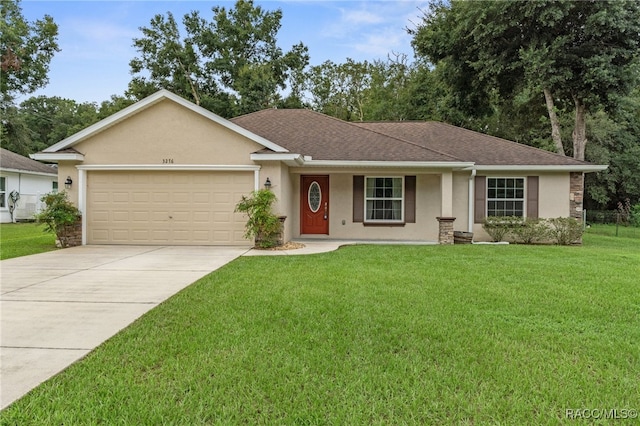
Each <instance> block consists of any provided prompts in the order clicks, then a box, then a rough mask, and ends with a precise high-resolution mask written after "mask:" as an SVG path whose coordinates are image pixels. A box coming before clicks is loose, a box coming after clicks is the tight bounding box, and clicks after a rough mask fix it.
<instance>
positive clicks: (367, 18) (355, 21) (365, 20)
mask: <svg viewBox="0 0 640 426" xmlns="http://www.w3.org/2000/svg"><path fill="white" fill-rule="evenodd" d="M341 12H342V20H341V21H342V22H343V23H344V24H349V25H371V24H378V23H380V22H384V18H383V17H382V16H380V15H377V14H375V13H373V12H370V11H368V10H362V9H360V10H347V9H342V10H341Z"/></svg>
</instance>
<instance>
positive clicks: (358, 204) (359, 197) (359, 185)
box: [353, 176, 364, 222]
mask: <svg viewBox="0 0 640 426" xmlns="http://www.w3.org/2000/svg"><path fill="white" fill-rule="evenodd" d="M353 221H354V222H364V176H354V177H353Z"/></svg>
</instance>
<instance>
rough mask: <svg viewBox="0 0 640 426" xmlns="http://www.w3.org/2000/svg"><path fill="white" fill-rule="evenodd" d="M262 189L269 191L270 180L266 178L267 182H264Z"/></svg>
mask: <svg viewBox="0 0 640 426" xmlns="http://www.w3.org/2000/svg"><path fill="white" fill-rule="evenodd" d="M264 188H265V189H271V179H269V178H267V180H266V181H264Z"/></svg>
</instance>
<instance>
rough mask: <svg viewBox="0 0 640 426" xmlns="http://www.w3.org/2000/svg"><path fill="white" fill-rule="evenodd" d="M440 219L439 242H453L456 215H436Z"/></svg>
mask: <svg viewBox="0 0 640 426" xmlns="http://www.w3.org/2000/svg"><path fill="white" fill-rule="evenodd" d="M436 219H438V225H439V226H438V228H439V231H438V243H440V244H453V222H454V221H455V220H456V218H455V217H436Z"/></svg>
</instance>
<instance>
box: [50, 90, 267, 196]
mask: <svg viewBox="0 0 640 426" xmlns="http://www.w3.org/2000/svg"><path fill="white" fill-rule="evenodd" d="M73 148H74V149H75V150H77V151H79V152H80V153H82V154H83V155H84V161H82V162H76V161H73V162H72V161H61V162H59V169H58V179H60V180H59V182H61V183H60V185H61V188H63V182H64V181H65V180H66V178H67V176H71V178H72V179H73V182H74V184H73V187H72V189H71V190H69V191H67V192H68V193H69V199H70V200H71V201H73V202H74V203H77V202H78V184H79V179H78V170H77V169H76V166H78V165H82V166H87V165H133V166H135V165H157V166H162V167H164V166H167V168H169V167H176V166H180V165H234V166H242V165H247V166H255V165H256V164H255V163H254V162H253V161H251V159H250V154H251V153H252V152H255V151H258V150H260V149H262V148H263V147H262V146H261V145H259V144H257V143H255V142H253V141H251V140H250V139H248V138H246V137H244V136H242V135H240V134H238V133H235V132H233V131H231V130H229V129H227V128H225V127H223V126H221V125H219V124H217V123H215V122H213V121H211V120H209V119H208V118H206V117H203V116H201V115H199V114H196V113H194V112H193V111H190V110H189V109H187V108H184V107H182V106H181V105H179V104H176V103H175V102H172V101H170V100H163V101H161V102H159V103H157V104H154V105H152V106H150V107H149V108H147V109H145V110H143V111H141V112H139V113H137V114H135V115H133V116H131V117H129V118H127V119H125V120H123V121H121V122H120V123H117V124H115V125H114V126H111V127H109V128H108V129H106V130H104V131H102V132H100V133H98V134H96V135H94V136H92V137H91V138H89V139H87V140H84V141H82V142H80V143H78V144H76V145H74V146H73ZM89 173H90V172H89ZM261 179H262V181H264V179H266V177H265V178H262V176H261Z"/></svg>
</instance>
